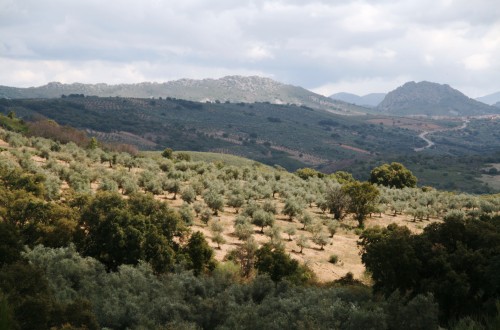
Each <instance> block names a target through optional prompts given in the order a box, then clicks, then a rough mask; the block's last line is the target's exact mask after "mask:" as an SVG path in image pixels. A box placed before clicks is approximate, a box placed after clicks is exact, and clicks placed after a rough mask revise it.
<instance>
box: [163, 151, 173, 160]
mask: <svg viewBox="0 0 500 330" xmlns="http://www.w3.org/2000/svg"><path fill="white" fill-rule="evenodd" d="M161 155H162V157H165V158H167V159H172V158H173V155H174V151H173V150H172V149H171V148H165V150H163V152H162V153H161Z"/></svg>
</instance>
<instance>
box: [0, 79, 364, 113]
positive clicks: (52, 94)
mask: <svg viewBox="0 0 500 330" xmlns="http://www.w3.org/2000/svg"><path fill="white" fill-rule="evenodd" d="M70 94H84V95H90V96H99V97H114V96H120V97H135V98H159V97H163V98H166V97H171V98H178V99H183V100H189V101H196V102H227V101H229V102H236V103H237V102H245V103H253V102H270V103H273V104H296V105H301V106H307V107H311V108H315V109H323V110H326V111H330V112H334V113H340V114H358V113H365V112H366V109H365V108H362V107H359V106H356V105H353V104H349V103H346V102H343V101H338V100H332V99H331V98H328V97H325V96H322V95H319V94H316V93H313V92H311V91H309V90H307V89H305V88H302V87H298V86H293V85H287V84H283V83H280V82H277V81H275V80H272V79H269V78H263V77H257V76H250V77H243V76H227V77H224V78H220V79H203V80H194V79H180V80H174V81H169V82H165V83H152V82H143V83H138V84H119V85H108V84H103V83H101V84H81V83H73V84H62V83H58V82H52V83H49V84H47V85H44V86H40V87H29V88H17V87H7V86H0V98H8V99H30V98H58V97H61V95H70Z"/></svg>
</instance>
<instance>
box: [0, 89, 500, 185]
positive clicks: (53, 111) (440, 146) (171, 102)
mask: <svg viewBox="0 0 500 330" xmlns="http://www.w3.org/2000/svg"><path fill="white" fill-rule="evenodd" d="M0 112H3V113H4V114H8V113H9V112H13V113H15V114H16V115H17V116H18V117H20V118H23V119H25V120H27V121H37V120H39V119H43V118H49V119H53V120H55V121H57V122H58V123H60V124H62V125H69V126H72V127H77V128H80V129H83V130H85V131H86V132H87V133H88V134H89V135H90V136H95V137H96V138H98V139H99V140H100V141H105V142H114V143H122V144H130V145H134V146H135V147H137V148H138V149H140V150H163V149H164V148H172V149H174V150H191V151H210V152H217V153H225V154H233V155H238V156H243V157H246V158H250V159H253V160H256V161H259V162H262V163H264V164H268V165H280V166H282V167H284V168H286V169H288V170H291V171H293V170H296V169H298V168H301V167H312V168H315V169H317V170H320V171H322V172H324V173H332V172H334V171H338V170H349V172H352V173H353V175H354V177H356V178H357V179H360V180H366V179H367V178H368V176H369V172H370V169H371V168H373V167H375V166H379V165H381V164H383V163H386V162H393V161H396V162H401V163H404V164H405V165H406V166H408V168H410V169H411V170H412V171H414V172H416V173H418V175H419V178H420V180H419V184H420V185H422V186H423V185H431V186H434V187H437V188H441V189H448V190H458V191H466V192H471V193H488V192H494V191H499V190H497V189H499V188H495V187H496V186H495V185H488V184H486V183H488V182H497V181H498V180H497V178H492V179H491V178H485V177H484V171H486V170H488V169H489V168H491V166H492V165H491V164H496V163H500V152H499V150H500V135H499V134H500V133H499V131H498V129H497V126H498V121H497V120H490V119H488V118H486V119H470V122H469V124H468V126H467V127H466V128H465V129H457V130H450V129H451V128H454V127H455V128H457V127H460V125H461V121H460V119H441V120H434V119H422V118H403V117H384V116H373V115H365V116H341V115H335V114H332V113H329V112H326V111H321V110H315V109H312V108H308V107H305V106H295V105H277V104H270V103H230V102H225V103H221V102H218V101H217V102H213V103H199V102H192V101H186V100H180V99H173V98H166V99H132V98H119V97H113V98H98V97H86V96H84V95H83V94H71V95H67V96H65V97H64V98H60V99H45V100H6V99H0ZM425 130H430V131H434V132H433V133H432V134H431V135H429V137H430V138H431V139H432V140H433V141H435V142H436V143H435V145H434V146H433V147H432V148H430V149H426V150H424V151H422V152H415V151H414V149H415V148H421V147H424V146H425V145H426V142H425V141H424V140H422V139H421V138H419V137H418V135H419V133H420V132H423V131H425ZM443 179H444V180H443Z"/></svg>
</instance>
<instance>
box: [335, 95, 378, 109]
mask: <svg viewBox="0 0 500 330" xmlns="http://www.w3.org/2000/svg"><path fill="white" fill-rule="evenodd" d="M385 96H386V94H385V93H371V94H367V95H364V96H359V95H356V94H351V93H344V92H341V93H335V94H333V95H330V98H331V99H334V100H339V101H344V102H347V103H352V104H356V105H359V106H365V107H376V106H377V105H379V103H380V102H382V100H383V99H384V97H385Z"/></svg>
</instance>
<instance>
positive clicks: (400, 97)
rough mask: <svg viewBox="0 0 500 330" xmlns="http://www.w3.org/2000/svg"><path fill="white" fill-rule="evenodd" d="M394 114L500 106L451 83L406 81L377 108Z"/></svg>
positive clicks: (478, 111)
mask: <svg viewBox="0 0 500 330" xmlns="http://www.w3.org/2000/svg"><path fill="white" fill-rule="evenodd" d="M376 109H377V110H378V111H380V112H381V113H383V114H386V115H395V116H409V115H410V116H416V115H423V116H480V115H487V114H498V113H500V109H498V108H497V107H493V106H490V105H487V104H484V103H482V102H479V101H476V100H474V99H471V98H469V97H467V96H466V95H464V94H463V93H461V92H460V91H458V90H456V89H453V88H451V87H450V86H449V85H441V84H437V83H432V82H428V81H421V82H418V83H416V82H414V81H411V82H407V83H406V84H404V85H403V86H400V87H398V88H396V89H395V90H393V91H391V92H389V93H388V94H387V95H386V96H385V98H384V100H383V101H382V102H381V103H380V104H379V105H378V106H377V108H376Z"/></svg>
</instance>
